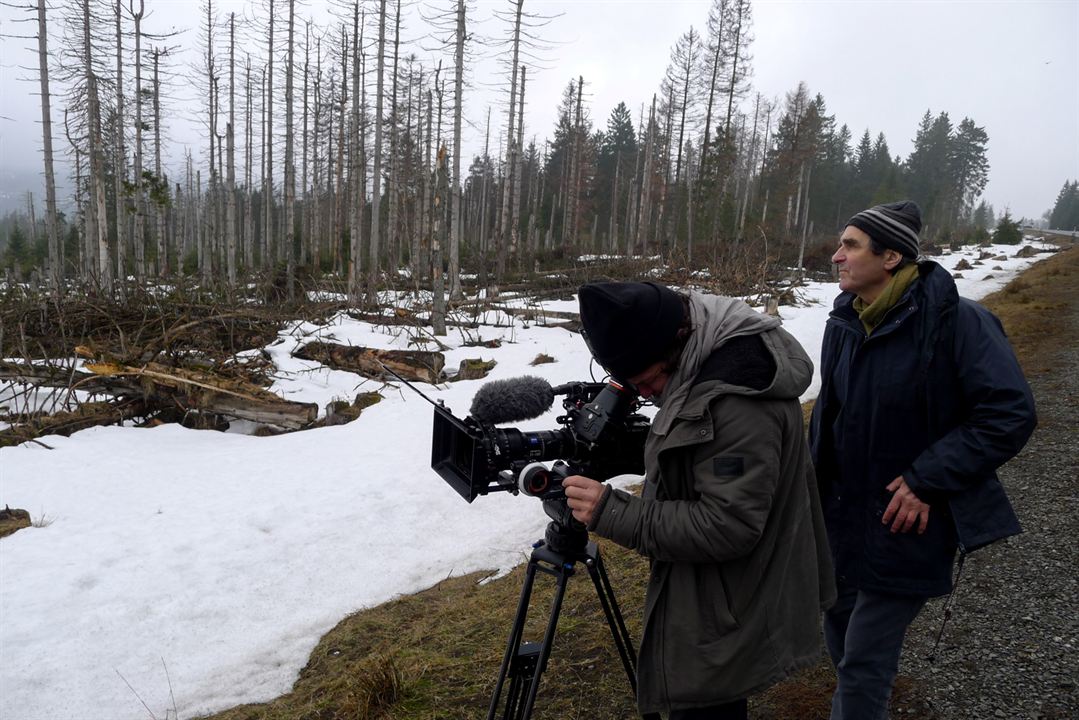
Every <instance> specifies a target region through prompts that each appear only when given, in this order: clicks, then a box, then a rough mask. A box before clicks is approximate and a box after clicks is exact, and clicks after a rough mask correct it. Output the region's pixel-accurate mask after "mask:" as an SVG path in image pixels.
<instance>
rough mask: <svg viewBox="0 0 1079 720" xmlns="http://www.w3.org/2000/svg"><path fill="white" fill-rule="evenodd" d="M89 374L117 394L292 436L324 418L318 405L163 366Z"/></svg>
mask: <svg viewBox="0 0 1079 720" xmlns="http://www.w3.org/2000/svg"><path fill="white" fill-rule="evenodd" d="M85 368H86V369H87V370H88V371H89V372H90V373H93V374H94V375H97V376H102V377H105V378H109V380H111V381H113V382H111V383H106V384H107V385H111V388H110V389H111V391H112V392H113V393H114V394H117V395H125V394H127V395H130V394H138V393H141V394H142V395H143V396H144V397H147V398H155V399H156V400H157V401H158V402H162V401H165V402H172V403H175V404H176V405H177V406H179V407H180V408H181V409H183V410H198V411H200V412H207V413H214V414H218V415H226V416H228V417H233V418H237V419H240V420H250V421H252V422H257V423H267V424H272V425H277V426H279V427H283V428H288V429H290V430H294V429H299V428H301V427H304V426H306V425H308V424H310V423H312V422H314V421H315V418H316V417H318V405H316V404H314V403H298V402H291V401H289V400H282V399H281V398H280V397H278V396H277V395H275V394H273V393H272V392H270V391H268V390H264V389H263V388H261V387H259V386H257V385H253V384H251V383H248V382H244V381H242V380H236V379H231V378H222V377H218V376H216V375H212V374H210V373H204V372H198V371H195V370H186V369H184V368H174V367H168V366H165V365H159V364H157V363H146V365H144V366H143V367H138V368H135V367H128V366H125V365H120V364H118V363H110V362H104V363H87V364H86V365H85ZM79 389H82V388H79Z"/></svg>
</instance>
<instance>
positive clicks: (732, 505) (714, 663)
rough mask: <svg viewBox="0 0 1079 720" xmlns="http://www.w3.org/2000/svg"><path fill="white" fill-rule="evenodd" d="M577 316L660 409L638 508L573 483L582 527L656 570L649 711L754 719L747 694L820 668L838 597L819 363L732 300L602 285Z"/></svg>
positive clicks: (649, 631)
mask: <svg viewBox="0 0 1079 720" xmlns="http://www.w3.org/2000/svg"><path fill="white" fill-rule="evenodd" d="M580 305H581V324H582V326H583V327H582V334H583V335H584V337H585V341H586V342H587V343H588V347H589V349H590V351H591V352H592V355H593V357H594V358H595V359H596V361H597V362H599V363H600V364H601V365H602V366H603V367H605V368H606V369H607V370H608V371H609V372H610V373H611V375H613V376H614V377H615V378H616V379H618V380H621V381H622V382H623V383H628V384H629V385H631V386H633V387H635V388H636V390H637V392H638V393H639V394H640V395H641V396H642V397H644V398H650V399H651V400H652V401H653V402H654V403H655V404H656V405H658V406H659V407H660V410H659V412H658V414H657V415H656V417H655V419H654V420H653V422H652V427H651V431H650V432H649V436H648V440H647V442H646V445H645V469H646V476H645V482H644V489H643V491H642V493H641V496H640V497H638V496H636V495H633V494H630V493H627V492H623V491H621V490H613V489H612V488H611V487H610V486H609V485H606V484H602V483H599V482H597V481H596V480H593V479H590V478H586V477H581V476H572V477H569V478H567V479H566V480H565V481H564V482H563V486H564V487H565V490H566V498H567V501H568V504H569V507H570V509H571V510H572V511H573V514H574V517H576V518H577V520H579V521H580V522H582V523H585V525H587V526H588V529H589V530H590V531H593V532H595V533H597V534H599V535H601V536H603V537H606V538H610V539H611V540H613V541H614V542H617V543H619V544H620V545H623V546H625V547H628V548H631V549H634V550H637V551H638V552H640V553H641V554H643V555H645V556H647V557H648V558H650V559H651V561H652V564H651V582H650V583H649V584H648V590H647V597H646V598H645V611H644V623H643V627H644V631H643V635H642V638H641V646H640V651H639V659H638V670H637V703H638V707H639V708H640V710H641V712H642V713H645V714H647V713H660V712H662V713H668V718H669V720H690V719H699V720H705V719H707V720H739V719H741V718H745V717H746V716H747V707H748V705H747V698H748V697H749V696H750V695H751V694H754V693H757V692H760V691H762V690H764V689H766V688H767V687H769V686H770V685H772V684H774V683H776V682H779V681H780V680H782V679H783V678H785V677H787V676H789V675H790V674H791V673H793V672H794V671H795V670H797V669H798V668H800V667H804V666H806V665H811V664H814V663H816V662H817V660H818V658H819V655H820V610H821V607H822V605H827V604H828V603H829V602H830V601H831V599H832V598H833V597H834V586H833V581H832V576H833V574H832V570H831V565H830V562H829V558H828V550H827V541H826V537H825V532H824V521H823V518H822V516H821V510H820V504H819V497H818V493H817V490H816V486H815V481H814V476H813V471H812V466H811V465H810V462H809V454H808V447H807V446H806V442H805V438H804V436H803V422H802V413H801V407H800V405H799V402H798V398H799V396H800V395H801V393H802V392H804V391H805V389H806V388H807V387H808V385H809V382H810V379H811V377H812V374H813V365H812V362H811V361H810V360H809V358H808V356H807V355H806V354H805V351H804V350H803V349H802V347H801V345H799V344H798V342H797V340H795V339H794V338H793V337H792V336H791V335H789V334H788V333H787V332H786V331H784V330H783V329H782V328H781V327H779V321H778V320H777V319H775V318H771V317H768V316H765V315H762V314H761V313H758V312H756V311H754V310H753V309H752V308H750V307H749V306H748V305H746V304H745V303H744V302H742V301H740V300H735V299H732V298H725V297H718V296H714V295H703V294H700V293H689V294H687V295H683V294H680V293H677V292H675V291H673V290H671V289H670V288H667V287H665V286H663V285H660V284H658V283H652V282H645V283H640V282H631V283H614V282H602V283H590V284H588V285H585V286H583V287H582V288H581V289H580Z"/></svg>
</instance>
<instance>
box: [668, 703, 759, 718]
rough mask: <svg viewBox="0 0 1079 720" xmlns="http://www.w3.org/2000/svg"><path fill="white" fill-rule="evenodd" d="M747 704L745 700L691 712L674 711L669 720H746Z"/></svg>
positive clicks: (694, 709)
mask: <svg viewBox="0 0 1079 720" xmlns="http://www.w3.org/2000/svg"><path fill="white" fill-rule="evenodd" d="M748 712H749V703H747V702H746V701H745V700H735V701H734V702H729V703H723V704H722V705H712V706H710V707H703V708H693V709H692V710H674V711H672V712H671V714H670V716H669V720H746V718H748V717H749V715H748Z"/></svg>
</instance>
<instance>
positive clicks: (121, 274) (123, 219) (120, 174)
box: [112, 0, 137, 281]
mask: <svg viewBox="0 0 1079 720" xmlns="http://www.w3.org/2000/svg"><path fill="white" fill-rule="evenodd" d="M113 7H114V10H113V13H114V19H115V22H116V122H115V127H114V128H113V133H114V135H115V141H114V142H115V144H116V146H115V155H114V157H113V168H112V178H113V192H114V194H115V196H114V197H113V201H114V211H115V213H116V277H117V278H119V279H120V280H121V281H122V280H123V279H124V278H125V277H127V268H126V265H127V212H126V209H125V207H124V182H125V180H127V151H126V149H125V147H124V41H123V38H124V35H123V22H122V21H123V10H124V3H123V0H116V3H115V5H114V6H113ZM136 182H137V180H136Z"/></svg>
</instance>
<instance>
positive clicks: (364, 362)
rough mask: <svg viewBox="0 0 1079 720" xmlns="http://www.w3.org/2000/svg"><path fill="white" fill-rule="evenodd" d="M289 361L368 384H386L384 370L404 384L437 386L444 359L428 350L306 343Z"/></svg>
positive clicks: (387, 377)
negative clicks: (322, 367)
mask: <svg viewBox="0 0 1079 720" xmlns="http://www.w3.org/2000/svg"><path fill="white" fill-rule="evenodd" d="M292 356H293V357H297V358H300V359H301V360H313V361H314V362H320V363H322V364H323V365H326V366H328V367H332V368H334V369H336V370H348V371H350V372H354V373H358V374H360V375H363V376H364V377H368V378H371V379H372V380H389V379H391V377H390V375H389V374H388V373H387V372H386V370H385V368H389V369H390V370H393V371H394V372H395V373H397V374H398V375H400V376H401V377H403V378H404V379H405V380H414V381H416V382H425V383H432V384H434V383H437V382H440V381H441V380H442V379H443V376H442V369H443V367H445V365H446V358H445V356H444V355H443V354H442V353H440V352H431V351H429V350H375V349H372V348H365V347H359V346H356V345H338V344H337V343H326V342H321V341H318V340H316V341H314V342H309V343H307V344H306V345H304V346H303V347H300V348H298V349H297V350H295V351H293V353H292Z"/></svg>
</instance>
